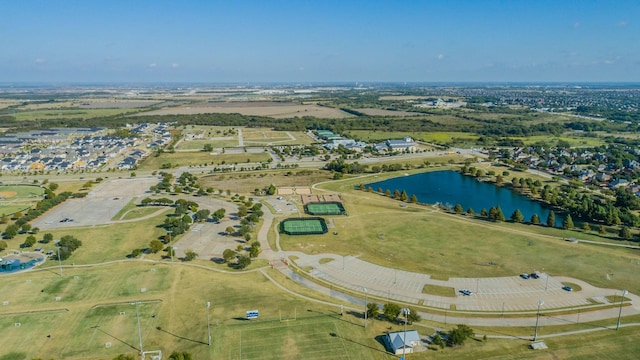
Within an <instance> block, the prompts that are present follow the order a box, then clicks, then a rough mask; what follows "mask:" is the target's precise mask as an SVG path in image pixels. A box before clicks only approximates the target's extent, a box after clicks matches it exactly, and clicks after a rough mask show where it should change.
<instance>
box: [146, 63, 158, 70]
mask: <svg viewBox="0 0 640 360" xmlns="http://www.w3.org/2000/svg"><path fill="white" fill-rule="evenodd" d="M156 66H158V64H156V63H151V64H149V65H147V67H148V68H152V69H153V68H154V67H156Z"/></svg>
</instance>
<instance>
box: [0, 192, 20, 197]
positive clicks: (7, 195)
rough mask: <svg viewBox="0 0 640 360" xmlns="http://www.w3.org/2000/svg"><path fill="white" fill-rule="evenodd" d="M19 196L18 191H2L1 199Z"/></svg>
mask: <svg viewBox="0 0 640 360" xmlns="http://www.w3.org/2000/svg"><path fill="white" fill-rule="evenodd" d="M16 195H18V192H17V191H0V198H3V199H8V198H12V197H14V196H16Z"/></svg>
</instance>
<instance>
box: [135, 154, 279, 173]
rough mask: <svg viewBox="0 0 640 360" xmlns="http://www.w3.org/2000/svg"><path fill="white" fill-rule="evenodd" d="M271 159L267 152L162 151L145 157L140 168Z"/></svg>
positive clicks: (236, 162)
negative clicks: (213, 153) (212, 153)
mask: <svg viewBox="0 0 640 360" xmlns="http://www.w3.org/2000/svg"><path fill="white" fill-rule="evenodd" d="M269 159H271V157H270V156H269V154H267V153H243V154H219V155H211V154H210V153H207V152H202V151H189V152H176V153H163V154H162V155H160V156H158V157H155V156H151V157H149V158H147V159H146V160H145V161H144V162H143V163H142V164H141V165H140V167H139V168H140V170H154V169H160V168H162V166H163V165H164V164H170V165H171V167H177V166H201V165H224V164H227V165H230V164H243V163H248V162H251V163H255V162H264V161H267V160H269Z"/></svg>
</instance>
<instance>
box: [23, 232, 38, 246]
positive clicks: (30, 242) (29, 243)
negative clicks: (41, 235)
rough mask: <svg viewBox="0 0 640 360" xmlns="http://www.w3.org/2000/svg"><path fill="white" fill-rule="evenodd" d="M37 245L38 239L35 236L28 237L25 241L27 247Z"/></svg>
mask: <svg viewBox="0 0 640 360" xmlns="http://www.w3.org/2000/svg"><path fill="white" fill-rule="evenodd" d="M35 244H36V237H35V236H33V235H29V236H27V238H26V239H25V240H24V246H25V247H32V246H33V245H35Z"/></svg>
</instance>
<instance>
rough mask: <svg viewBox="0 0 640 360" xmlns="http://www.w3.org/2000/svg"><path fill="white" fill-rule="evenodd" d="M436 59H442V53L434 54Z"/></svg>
mask: <svg viewBox="0 0 640 360" xmlns="http://www.w3.org/2000/svg"><path fill="white" fill-rule="evenodd" d="M436 59H438V60H442V59H444V54H438V55H437V56H436Z"/></svg>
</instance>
